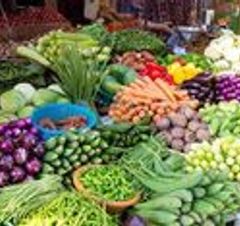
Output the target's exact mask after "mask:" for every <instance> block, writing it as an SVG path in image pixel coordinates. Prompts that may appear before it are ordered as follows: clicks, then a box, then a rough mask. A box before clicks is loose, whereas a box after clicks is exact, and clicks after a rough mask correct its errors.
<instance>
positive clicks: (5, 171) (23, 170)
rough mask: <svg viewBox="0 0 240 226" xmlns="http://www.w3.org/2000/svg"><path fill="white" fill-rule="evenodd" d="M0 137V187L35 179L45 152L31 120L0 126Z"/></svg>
mask: <svg viewBox="0 0 240 226" xmlns="http://www.w3.org/2000/svg"><path fill="white" fill-rule="evenodd" d="M0 137H1V143H0V152H1V158H0V167H1V170H0V187H3V186H6V185H9V184H15V183H19V182H23V181H25V180H28V179H31V178H32V179H33V178H34V177H36V176H37V175H38V173H39V172H40V170H41V169H42V158H43V155H44V153H45V151H44V147H43V143H42V140H41V138H40V137H39V135H38V131H37V130H36V129H35V128H34V127H33V125H32V123H31V120H30V119H21V120H18V121H12V122H10V123H8V124H1V126H0Z"/></svg>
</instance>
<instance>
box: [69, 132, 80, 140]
mask: <svg viewBox="0 0 240 226" xmlns="http://www.w3.org/2000/svg"><path fill="white" fill-rule="evenodd" d="M67 139H68V140H69V141H72V142H73V141H78V135H77V134H74V133H71V132H69V133H67Z"/></svg>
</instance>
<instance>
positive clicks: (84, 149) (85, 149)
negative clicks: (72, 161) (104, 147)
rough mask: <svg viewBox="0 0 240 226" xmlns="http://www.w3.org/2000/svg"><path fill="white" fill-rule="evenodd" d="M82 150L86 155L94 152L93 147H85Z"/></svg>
mask: <svg viewBox="0 0 240 226" xmlns="http://www.w3.org/2000/svg"><path fill="white" fill-rule="evenodd" d="M82 150H83V152H84V153H87V152H89V151H91V150H92V147H91V146H90V145H83V147H82Z"/></svg>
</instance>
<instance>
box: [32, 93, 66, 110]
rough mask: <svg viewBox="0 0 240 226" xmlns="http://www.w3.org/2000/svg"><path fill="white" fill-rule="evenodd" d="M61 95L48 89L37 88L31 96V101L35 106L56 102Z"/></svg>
mask: <svg viewBox="0 0 240 226" xmlns="http://www.w3.org/2000/svg"><path fill="white" fill-rule="evenodd" d="M61 97H62V95H61V94H59V93H56V92H54V91H51V90H49V89H39V90H38V91H37V92H36V93H35V94H34V96H33V99H32V102H33V104H34V105H35V106H41V105H44V104H49V103H56V102H57V101H58V99H59V98H61Z"/></svg>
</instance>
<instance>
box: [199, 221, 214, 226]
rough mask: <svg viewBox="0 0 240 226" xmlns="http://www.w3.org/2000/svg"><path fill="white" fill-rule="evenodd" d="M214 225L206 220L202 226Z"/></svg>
mask: <svg viewBox="0 0 240 226" xmlns="http://www.w3.org/2000/svg"><path fill="white" fill-rule="evenodd" d="M215 225H216V224H215V223H214V222H213V221H211V220H206V221H205V222H204V223H203V225H202V226H215Z"/></svg>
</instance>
